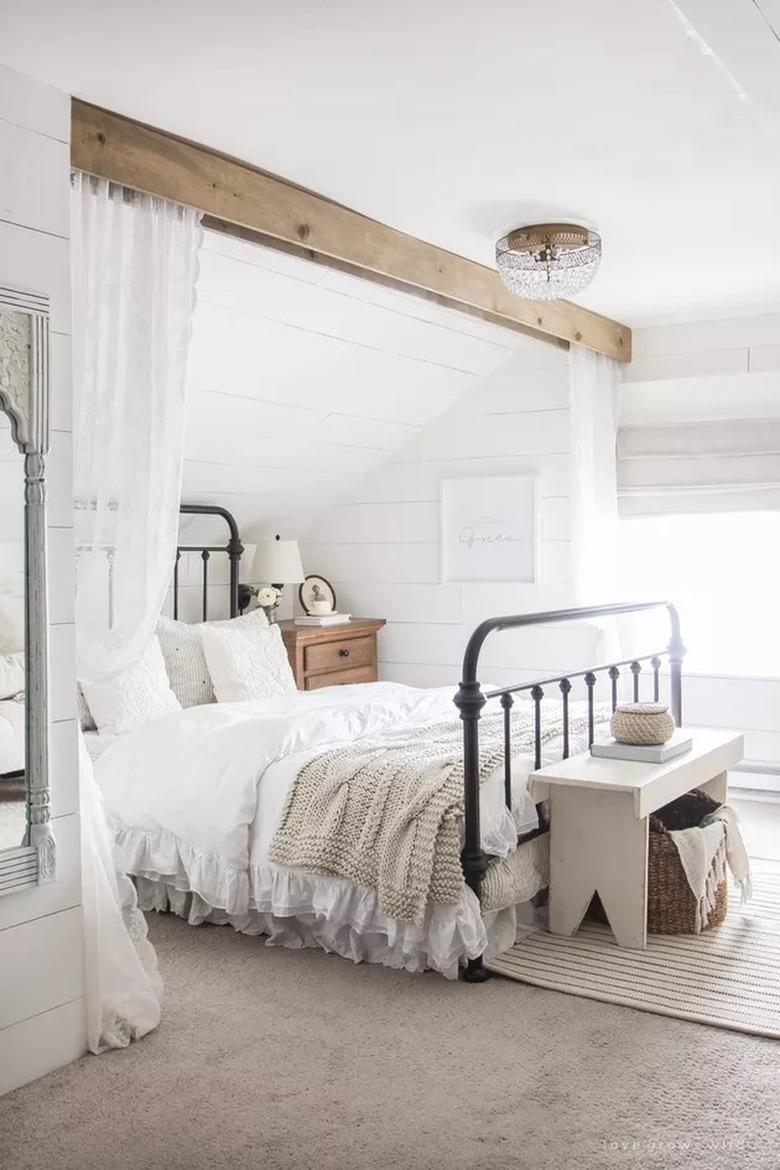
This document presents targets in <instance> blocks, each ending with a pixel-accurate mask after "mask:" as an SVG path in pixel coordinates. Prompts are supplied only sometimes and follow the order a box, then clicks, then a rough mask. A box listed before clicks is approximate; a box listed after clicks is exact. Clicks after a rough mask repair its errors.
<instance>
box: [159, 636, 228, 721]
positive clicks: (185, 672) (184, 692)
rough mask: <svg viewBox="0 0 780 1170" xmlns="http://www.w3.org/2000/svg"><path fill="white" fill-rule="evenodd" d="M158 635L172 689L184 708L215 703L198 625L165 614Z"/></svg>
mask: <svg viewBox="0 0 780 1170" xmlns="http://www.w3.org/2000/svg"><path fill="white" fill-rule="evenodd" d="M157 637H158V639H159V642H160V649H161V650H162V654H163V658H164V660H165V669H166V671H167V672H168V678H169V680H170V683H171V690H172V691H173V693H174V695H175V696H176V698H177V699H178V700H179V702H180V703H181V705H182V707H199V706H200V705H201V704H202V703H213V702H215V699H214V688H213V687H212V685H211V677H210V675H209V669H208V667H207V666H206V659H205V656H204V654H203V647H202V645H201V641H200V637H199V635H198V627H197V626H188V625H187V624H186V622H175V621H173V620H172V619H171V618H167V617H161V618H160V620H159V622H158V623H157Z"/></svg>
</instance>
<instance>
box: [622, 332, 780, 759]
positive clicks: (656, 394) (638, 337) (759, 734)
mask: <svg viewBox="0 0 780 1170" xmlns="http://www.w3.org/2000/svg"><path fill="white" fill-rule="evenodd" d="M633 353H634V357H633V361H632V362H631V364H630V365H629V366H627V367H626V368H625V369H624V371H623V385H622V386H621V421H623V422H625V423H632V422H638V423H642V422H645V421H647V420H648V419H657V420H658V421H659V422H664V421H668V420H669V419H670V418H674V419H685V418H692V419H697V418H705V417H709V418H719V417H734V414H735V406H736V409H737V410H738V412H739V415H740V416H741V417H750V416H753V417H756V416H757V417H763V416H776V415H777V403H778V402H779V401H780V313H775V314H768V315H765V316H760V317H736V318H729V319H727V320H721V321H701V322H691V323H688V324H680V325H666V326H658V327H654V328H646V329H637V330H635V331H634V343H633ZM724 555H728V551H727V550H724ZM739 604H743V605H749V604H750V565H749V563H746V564H745V592H744V595H743V597H742V598H741V599H740V598H735V605H737V606H738V605H739ZM737 620H739V618H738V613H737ZM766 620H767V621H768V622H774V621H776V620H777V618H776V615H775V614H774V613H767V615H766ZM684 634H685V631H683V636H684ZM775 673H776V677H774V678H746V677H742V678H734V677H733V676H731V675H726V674H725V673H724V675H690V674H689V675H688V677H687V679H686V683H685V691H684V695H685V717H686V720H687V721H689V722H691V723H694V724H697V723H698V724H708V725H711V726H718V727H731V728H734V729H736V730H740V731H745V732H746V756H747V759H748V760H750V761H760V762H765V763H768V764H769V765H771V766H773V767H776V768H777V769H778V770H779V771H780V663H778V664H777V670H776V672H775Z"/></svg>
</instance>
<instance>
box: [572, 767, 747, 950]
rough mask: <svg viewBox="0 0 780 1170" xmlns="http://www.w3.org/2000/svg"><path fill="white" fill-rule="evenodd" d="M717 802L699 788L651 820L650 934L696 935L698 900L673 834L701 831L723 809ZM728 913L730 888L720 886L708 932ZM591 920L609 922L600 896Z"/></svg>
mask: <svg viewBox="0 0 780 1170" xmlns="http://www.w3.org/2000/svg"><path fill="white" fill-rule="evenodd" d="M719 807H720V806H719V804H718V802H717V801H715V800H713V799H712V797H711V796H708V795H707V793H706V792H701V791H700V790H699V789H698V788H695V789H694V790H693V792H688V793H686V795H685V796H681V797H679V798H678V799H677V800H673V801H672V803H671V804H667V805H666V806H665V807H664V808H661V809H659V810H658V812H657V813H654V814H653V815H652V816H651V817H650V834H649V838H650V842H649V851H648V861H647V931H648V934H695V933H696V898H695V897H694V894H693V891H692V890H691V887H690V886H689V885H688V879H687V878H686V876H685V870H684V869H683V867H682V862H681V861H680V854H679V853H678V852H677V849H676V847H675V845H674V842H673V841H672V839H671V837H670V836H669V833H670V832H672V831H673V830H676V829H694V828H698V826H699V825H700V824H701V822H702V821H703V820H704V818H705V817H706V816H707V814H708V813H711V812H714V811H715V809H716V808H719ZM727 911H728V886H727V884H726V882H725V881H723V882H721V883H720V884H719V885H718V891H717V894H716V899H715V909H714V910H713V911H712V912H711V914H710V916H709V918H708V919H707V923H706V926H705V927H704V929H705V930H706V929H708V928H709V927H711V926H718V925H719V924H720V923H721V922H722V921H723V919H724V918H725V917H726V913H727ZM588 917H590V918H594V919H596V921H598V922H606V921H607V916H606V914H605V913H604V907H603V906H602V905H601V899H600V898H599V896H598V894H597V895H596V896H595V897H594V898H593V901H592V902H591V904H590V908H589V910H588Z"/></svg>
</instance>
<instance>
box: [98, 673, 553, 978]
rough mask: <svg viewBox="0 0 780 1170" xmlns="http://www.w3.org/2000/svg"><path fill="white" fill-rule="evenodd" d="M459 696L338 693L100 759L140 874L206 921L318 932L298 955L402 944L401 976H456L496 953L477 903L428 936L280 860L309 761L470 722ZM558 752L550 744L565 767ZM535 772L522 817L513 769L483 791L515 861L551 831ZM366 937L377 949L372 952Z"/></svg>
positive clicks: (131, 740)
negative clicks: (520, 841) (421, 971)
mask: <svg viewBox="0 0 780 1170" xmlns="http://www.w3.org/2000/svg"><path fill="white" fill-rule="evenodd" d="M452 696H453V691H452V689H451V688H441V689H435V690H418V689H416V688H412V687H406V686H402V685H400V684H396V683H387V682H385V683H371V684H361V685H356V686H343V687H332V688H326V689H322V690H318V691H314V692H310V693H297V694H295V695H292V696H288V697H285V698H277V699H265V700H257V701H252V702H245V703H225V704H212V705H209V706H203V707H192V708H189V709H187V710H184V711H177V712H175V713H172V714H170V715H167V716H165V717H164V718H162V719H157V720H155V721H154V722H152V723H149V724H147V725H146V726H144V727H142V728H139V729H138V730H136V731H134V732H132V733H130V734H129V735H127V736H124V737H120V738H117V739H116V740H115V741H114V742H113V743H112V744H111V745H110V746H109V747H108V748H107V749H106V750H105V751H103V752H102V753H101V754H100V756H99V758H98V759H97V761H96V763H95V776H96V779H97V781H98V784H99V785H100V788H101V790H102V793H103V797H104V801H105V807H106V812H107V814H108V816H109V818H110V820H111V822H112V826H113V829H114V832H115V837H116V841H117V844H118V847H119V849H120V851H121V854H122V859H123V862H124V865H125V868H126V870H127V872H129V873H132V874H134V875H136V876H137V877H140V878H145V879H151V880H152V881H154V882H157V883H164V884H165V885H166V886H167V887H168V888H169V889H173V890H176V891H180V892H188V893H192V894H194V895H196V898H197V904H198V906H200V907H201V913H200V918H199V919H198V920H202V919H203V918H205V917H212V919H213V917H214V916H213V915H210V914H209V911H210V910H214V911H217V912H219V914H218V916H217V919H216V920H219V921H231V922H232V923H233V924H234V925H236V926H238V927H239V928H241V929H252V931H253V932H255V933H261V932H262V933H269V934H272V935H273V934H274V933H277V932H276V931H275V930H274V925H275V923H277V921H278V920H279V919H281V918H285V919H287V918H296V919H298V920H300V922H301V923H303V924H304V926H305V927H306V928H307V930H308V934H306V935H305V937H302V936H301V932H300V931H299V932H298V934H297V936H296V937H297V943H296V945H305V944H311V943H316V944H318V945H327V947H328V949H334V950H338V951H339V952H340V953H342V954H343V953H348V954H350V955H351V957H353V958H358V957H360V958H362V957H376V948H377V945H379V949H380V950H382V951H383V954H382V955H381V956H380V960H381V961H388V958H387V956H386V955H385V954H384V951H386V950H387V948H388V947H390V948H391V949H392V946H395V945H396V944H397V946H398V947H400V952H399V953H398V954H396V955H395V956H393V957H391V960H390V961H392V962H393V965H403V966H407V967H412V968H413V969H417V968H418V967H420V966H426V965H430V966H434V967H436V968H437V969H439V970H445V968H446V970H445V973H447V974H453V973H456V971H457V962H458V960H459V959H460V958H463V957H466V956H471V955H475V954H478V953H480V951H481V950H483V949H484V948H485V945H486V941H487V939H486V933H485V927H484V924H483V922H482V918H481V915H480V912H479V905H478V903H477V900H476V898H475V897H474V895H473V894H472V893H471V891H469V890H464V899H463V904H462V905H459V906H457V907H435V908H432V913H431V917H430V921H429V923H428V924H427V927H426V930H425V931H423V932H422V934H420V932H419V931H418V930H417V928H412V927H410V926H409V925H408V924H399V923H392V922H389V921H388V920H387V919H386V918H385V917H384V916H383V915H382V914H381V912H380V911H379V910H378V907H377V906H376V903H375V896H374V895H373V894H372V892H371V891H367V890H362V889H360V890H359V889H357V888H355V887H353V886H351V883H349V882H347V881H345V880H344V879H341V878H333V877H329V876H326V875H320V874H312V873H309V872H308V871H303V870H294V869H289V868H287V867H283V866H276V865H274V864H273V863H271V862H269V860H268V851H269V847H270V843H271V840H272V838H273V835H274V832H275V830H276V827H277V825H278V823H279V819H280V817H281V812H282V807H283V804H284V800H285V796H286V794H287V791H288V789H289V786H290V784H291V782H292V780H293V778H294V776H295V775H296V774H297V772H298V770H299V769H300V767H301V766H302V765H303V764H304V763H305V762H306V761H307V760H308V759H310V758H311V757H312V756H313V755H315V754H317V752H319V751H321V750H322V749H323V748H326V747H332V746H335V745H338V744H342V743H345V742H352V741H354V740H355V739H359V738H361V737H364V736H374V735H377V734H379V733H381V734H383V735H393V734H394V733H396V732H398V731H400V730H401V729H407V728H409V727H412V726H423V725H426V724H430V723H432V722H437V721H440V720H442V719H448V718H453V717H457V712H456V710H455V708H454V706H453V702H452ZM555 749H556V745H555V744H554V743H553V744H551V745H549V747H548V752H549V753H550V755H551V758H555V757H556V750H555ZM546 754H547V753H546ZM558 754H559V752H558ZM532 767H533V763H532V761H531V759H530V758H528V757H525V758H522V759H517V760H515V761H514V762H513V778H514V783H513V811H512V815H510V814H509V812H508V811H507V810H506V808H505V805H504V784H503V770H501V771H500V772H497V773H496V774H495V775H494V776H492V777H490V778H489V780H488V781H487V782H486V783H485V784H484V785H483V790H482V822H483V823H482V835H483V846H484V847H485V849H486V850H487V851H488V852H490V853H492V854H499V855H505V854H506V853H507V852H509V851H510V850H511V849H513V848H514V846H515V842H516V840H517V835H518V832H527V831H529V830H530V829H532V828H534V827H535V826H536V824H537V817H536V811H535V808H534V806H533V803H532V802H531V801H530V798H529V797H528V795H527V792H526V780H527V775H528V772H529V770H530V769H531V768H532ZM220 915H221V916H220ZM253 916H254V917H253ZM191 920H193V919H192V915H191ZM326 920H327V921H326ZM312 927H314V928H315V929H313V930H312V929H309V928H312ZM342 927H343V928H344V930H345V931H346V934H345V933H344V930H342ZM415 931H416V933H415ZM361 933H363V934H365V935H370V936H371V939H372V940H373V941H372V943H371V945H370V946H369V949H368V952H366V950H365V947H364V946H363V943H361V942H360V940H359V936H360V935H361ZM323 934H325V935H327V938H326V939H325V940H323ZM379 936H381V944H377V942H376V939H377V938H378V937H379ZM345 939H346V941H345ZM281 941H288V940H287V939H282V940H281Z"/></svg>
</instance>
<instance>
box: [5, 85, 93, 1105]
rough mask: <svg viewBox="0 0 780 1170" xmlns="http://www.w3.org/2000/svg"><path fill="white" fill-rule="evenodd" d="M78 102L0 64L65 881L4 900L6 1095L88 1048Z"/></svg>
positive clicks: (11, 256)
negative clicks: (31, 373)
mask: <svg viewBox="0 0 780 1170" xmlns="http://www.w3.org/2000/svg"><path fill="white" fill-rule="evenodd" d="M69 138H70V99H69V98H68V97H67V96H66V95H64V94H62V93H59V92H57V91H56V90H53V89H50V88H48V87H47V86H43V85H40V84H38V83H37V82H34V81H31V80H29V79H27V78H25V77H23V76H21V75H20V74H18V73H14V72H13V71H11V70H9V69H5V68H4V67H2V66H0V280H2V281H4V282H7V283H9V284H13V285H18V286H21V287H25V288H31V289H35V290H42V291H45V292H48V294H49V296H50V299H51V328H52V400H51V406H52V428H53V431H52V447H51V455H50V457H49V461H48V484H49V514H48V519H49V605H50V614H49V618H50V714H51V719H52V727H51V770H52V796H53V808H52V813H53V817H54V831H55V834H56V839H57V880H56V882H54V883H53V884H52V885H48V886H41V887H38V888H36V889H32V890H26V891H24V892H23V893H20V894H15V895H12V896H10V897H3V898H0V955H1V956H2V959H1V960H0V1093H3V1092H6V1091H8V1090H9V1089H11V1088H13V1087H15V1086H16V1085H20V1084H23V1083H24V1082H26V1081H29V1080H32V1079H33V1078H35V1077H38V1076H41V1075H43V1074H44V1073H46V1072H48V1071H50V1070H51V1069H53V1068H56V1067H58V1066H59V1065H61V1064H65V1063H67V1062H68V1061H70V1060H73V1059H75V1057H77V1056H78V1055H80V1053H81V1052H83V1051H84V1048H85V1043H84V1018H83V997H82V958H81V909H80V903H81V877H80V862H79V799H78V774H77V758H76V724H75V719H74V714H75V711H74V694H75V657H74V655H75V644H74V627H73V531H72V523H73V519H72V518H73V509H72V490H71V483H72V443H71V428H72V401H71V393H72V391H71V378H70V328H71V326H70V266H69V265H70V248H69V239H68V237H69V198H70V183H69V171H70V149H69Z"/></svg>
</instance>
